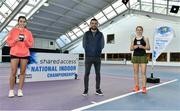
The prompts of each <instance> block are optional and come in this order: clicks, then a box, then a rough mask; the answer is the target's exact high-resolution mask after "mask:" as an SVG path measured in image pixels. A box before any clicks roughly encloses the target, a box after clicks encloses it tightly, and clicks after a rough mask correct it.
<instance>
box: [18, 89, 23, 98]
mask: <svg viewBox="0 0 180 111" xmlns="http://www.w3.org/2000/svg"><path fill="white" fill-rule="evenodd" d="M17 96H18V97H23V92H22V90H21V89H18V94H17Z"/></svg>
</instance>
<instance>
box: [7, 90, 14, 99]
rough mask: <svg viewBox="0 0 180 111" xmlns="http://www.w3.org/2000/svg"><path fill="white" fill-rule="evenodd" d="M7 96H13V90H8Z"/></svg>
mask: <svg viewBox="0 0 180 111" xmlns="http://www.w3.org/2000/svg"><path fill="white" fill-rule="evenodd" d="M8 97H9V98H12V97H14V90H9V95H8Z"/></svg>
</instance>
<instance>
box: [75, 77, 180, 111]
mask: <svg viewBox="0 0 180 111" xmlns="http://www.w3.org/2000/svg"><path fill="white" fill-rule="evenodd" d="M176 81H178V79H174V80H171V81H168V82H164V83H161V84H158V85H154V86H151V87H148V88H147V90H150V89H153V88H157V87H160V86H163V85H166V84H170V83H173V82H176ZM139 92H142V90H140V91H138V92H130V93H127V94H124V95H120V96H117V97H114V98H110V99H107V100H104V101H101V102H97V103H94V104H90V105H87V106H83V107H80V108H77V109H73V110H72V111H82V110H85V109H89V108H92V107H95V106H98V105H102V104H105V103H108V102H111V101H115V100H118V99H121V98H124V97H127V96H131V95H133V94H136V93H139Z"/></svg>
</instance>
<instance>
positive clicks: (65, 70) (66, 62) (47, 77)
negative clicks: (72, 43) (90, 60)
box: [17, 53, 79, 82]
mask: <svg viewBox="0 0 180 111" xmlns="http://www.w3.org/2000/svg"><path fill="white" fill-rule="evenodd" d="M78 60H79V58H78V55H77V54H58V53H31V56H30V57H29V62H28V65H27V68H26V79H25V81H26V82H34V81H51V80H65V79H75V78H76V77H77V73H78ZM19 74H20V68H18V74H17V82H19Z"/></svg>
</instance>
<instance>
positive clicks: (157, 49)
mask: <svg viewBox="0 0 180 111" xmlns="http://www.w3.org/2000/svg"><path fill="white" fill-rule="evenodd" d="M173 37H174V31H173V29H172V28H171V27H168V26H161V27H158V28H157V29H156V30H155V35H154V47H153V53H152V60H153V62H155V61H156V59H157V58H158V57H159V55H160V54H161V53H162V52H163V51H164V50H165V48H166V47H167V45H168V44H169V43H170V42H171V40H172V38H173Z"/></svg>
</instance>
